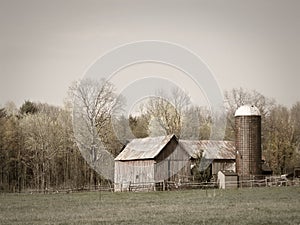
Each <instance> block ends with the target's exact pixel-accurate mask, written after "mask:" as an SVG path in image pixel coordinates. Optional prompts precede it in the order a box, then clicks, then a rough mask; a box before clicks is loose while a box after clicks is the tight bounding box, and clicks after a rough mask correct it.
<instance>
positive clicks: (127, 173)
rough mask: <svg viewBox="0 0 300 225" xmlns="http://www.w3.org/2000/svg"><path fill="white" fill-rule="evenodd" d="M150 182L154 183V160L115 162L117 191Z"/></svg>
mask: <svg viewBox="0 0 300 225" xmlns="http://www.w3.org/2000/svg"><path fill="white" fill-rule="evenodd" d="M149 182H152V183H153V182H154V160H132V161H115V191H121V189H126V188H127V186H129V184H130V183H149Z"/></svg>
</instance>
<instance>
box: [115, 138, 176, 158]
mask: <svg viewBox="0 0 300 225" xmlns="http://www.w3.org/2000/svg"><path fill="white" fill-rule="evenodd" d="M173 137H175V135H168V136H160V137H146V138H137V139H133V140H131V141H130V142H129V143H128V144H127V145H126V147H125V148H124V150H123V151H122V152H121V153H120V154H119V155H118V156H117V157H116V158H115V160H119V161H122V160H139V159H154V158H155V157H156V156H157V155H158V154H159V153H160V151H161V150H162V149H163V148H164V147H165V146H166V145H167V144H168V143H169V142H170V140H171V139H172V138H173Z"/></svg>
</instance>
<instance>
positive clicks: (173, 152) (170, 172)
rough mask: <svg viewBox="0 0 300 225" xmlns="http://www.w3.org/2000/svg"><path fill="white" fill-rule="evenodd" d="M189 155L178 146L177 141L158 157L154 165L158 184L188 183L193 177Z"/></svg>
mask: <svg viewBox="0 0 300 225" xmlns="http://www.w3.org/2000/svg"><path fill="white" fill-rule="evenodd" d="M189 158H190V157H189V155H188V153H187V152H186V151H185V150H184V149H183V148H182V147H181V146H180V145H178V143H177V141H176V140H171V142H170V143H169V144H168V145H167V146H166V147H165V149H163V150H162V151H161V154H160V155H158V157H157V160H156V164H155V165H154V179H155V181H156V182H160V181H164V180H169V181H176V182H178V181H179V180H180V181H182V182H183V181H188V178H189V177H190V176H191V162H190V160H189Z"/></svg>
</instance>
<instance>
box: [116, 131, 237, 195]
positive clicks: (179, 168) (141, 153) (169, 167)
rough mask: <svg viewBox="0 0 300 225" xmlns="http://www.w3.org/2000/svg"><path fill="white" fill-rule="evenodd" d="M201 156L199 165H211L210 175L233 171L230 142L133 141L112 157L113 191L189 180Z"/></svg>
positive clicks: (172, 139)
mask: <svg viewBox="0 0 300 225" xmlns="http://www.w3.org/2000/svg"><path fill="white" fill-rule="evenodd" d="M200 155H201V156H202V157H204V158H205V160H202V161H203V162H206V163H207V165H204V164H203V165H202V166H204V167H207V166H211V172H212V175H216V174H217V172H218V171H219V170H227V169H230V170H235V160H234V159H235V148H234V143H233V142H229V141H210V140H208V141H190V140H178V139H177V138H176V136H175V135H168V136H163V137H147V138H140V139H133V140H131V141H130V142H129V143H128V144H127V145H126V147H125V148H124V149H123V151H122V152H121V153H120V154H119V155H118V156H117V157H116V158H115V175H114V183H115V191H120V190H123V189H127V188H128V186H129V185H130V184H136V183H140V184H141V183H143V184H145V185H146V184H149V186H151V185H152V186H153V187H155V184H156V183H160V182H163V181H174V182H186V181H189V180H190V179H191V178H192V173H191V169H192V168H193V166H194V165H195V163H196V160H197V158H198V157H199V156H200Z"/></svg>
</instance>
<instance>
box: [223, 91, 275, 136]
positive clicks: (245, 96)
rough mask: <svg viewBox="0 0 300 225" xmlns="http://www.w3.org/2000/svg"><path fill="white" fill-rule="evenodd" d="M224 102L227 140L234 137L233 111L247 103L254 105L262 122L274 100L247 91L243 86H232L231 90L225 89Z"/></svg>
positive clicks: (255, 92)
mask: <svg viewBox="0 0 300 225" xmlns="http://www.w3.org/2000/svg"><path fill="white" fill-rule="evenodd" d="M225 103H226V104H225V105H226V110H227V128H226V134H225V138H226V139H228V140H233V139H234V132H235V124H234V113H235V111H236V110H237V109H238V108H239V107H240V106H242V105H247V104H248V105H255V106H256V107H257V108H258V109H259V111H260V113H261V116H262V121H263V123H264V121H265V117H266V116H267V114H268V113H269V112H270V111H271V109H272V108H273V107H274V106H275V101H274V100H273V99H269V98H267V97H265V96H264V95H262V94H261V93H259V92H257V91H255V90H252V91H249V90H245V89H243V88H234V89H232V90H231V91H226V92H225ZM263 127H264V126H263ZM263 133H264V130H263Z"/></svg>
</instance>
